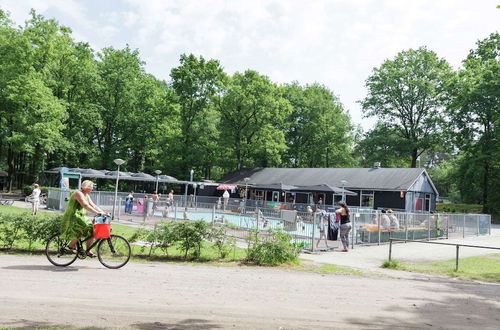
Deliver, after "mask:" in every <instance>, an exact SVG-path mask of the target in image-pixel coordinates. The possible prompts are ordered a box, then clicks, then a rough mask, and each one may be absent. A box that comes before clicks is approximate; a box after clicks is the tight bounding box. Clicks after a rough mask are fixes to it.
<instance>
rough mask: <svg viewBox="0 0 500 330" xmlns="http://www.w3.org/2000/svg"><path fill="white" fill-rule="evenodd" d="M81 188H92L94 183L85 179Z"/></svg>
mask: <svg viewBox="0 0 500 330" xmlns="http://www.w3.org/2000/svg"><path fill="white" fill-rule="evenodd" d="M81 188H82V189H88V188H91V189H94V183H93V182H92V181H90V180H85V181H83V182H82V186H81Z"/></svg>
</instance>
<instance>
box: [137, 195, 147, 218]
mask: <svg viewBox="0 0 500 330" xmlns="http://www.w3.org/2000/svg"><path fill="white" fill-rule="evenodd" d="M147 198H148V196H147V195H145V196H144V198H137V206H136V209H137V213H139V214H142V213H144V203H145V202H146V199H147Z"/></svg>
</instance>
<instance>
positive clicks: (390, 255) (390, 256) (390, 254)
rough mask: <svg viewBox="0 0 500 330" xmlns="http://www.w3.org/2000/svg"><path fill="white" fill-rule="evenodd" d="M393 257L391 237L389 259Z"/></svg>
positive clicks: (390, 240)
mask: <svg viewBox="0 0 500 330" xmlns="http://www.w3.org/2000/svg"><path fill="white" fill-rule="evenodd" d="M391 258H392V239H389V261H391Z"/></svg>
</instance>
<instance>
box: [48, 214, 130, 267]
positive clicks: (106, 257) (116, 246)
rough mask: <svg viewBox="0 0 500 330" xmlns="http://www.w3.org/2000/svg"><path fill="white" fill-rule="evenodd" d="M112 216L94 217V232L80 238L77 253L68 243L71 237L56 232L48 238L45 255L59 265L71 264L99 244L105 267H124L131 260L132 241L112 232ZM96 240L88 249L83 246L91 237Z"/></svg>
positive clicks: (100, 259)
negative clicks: (67, 237) (66, 237)
mask: <svg viewBox="0 0 500 330" xmlns="http://www.w3.org/2000/svg"><path fill="white" fill-rule="evenodd" d="M110 218H111V217H110V216H109V215H106V216H103V217H94V219H93V221H92V222H93V224H94V234H93V235H92V236H89V237H86V238H83V239H80V240H78V242H77V245H76V253H74V250H73V249H71V248H70V247H69V246H68V245H69V243H70V242H71V240H70V239H65V238H63V237H61V236H60V234H59V233H55V234H54V235H52V236H51V237H50V238H49V239H48V240H47V244H46V246H45V255H46V256H47V259H49V261H50V262H51V263H52V264H53V265H55V266H58V267H66V266H69V265H71V264H72V263H73V262H75V260H76V259H77V258H79V259H85V258H87V257H88V255H87V252H89V251H90V250H91V249H92V248H93V247H95V246H97V257H98V259H99V261H100V262H101V264H103V265H104V266H105V267H108V268H112V269H117V268H120V267H123V266H125V265H126V264H127V262H128V261H129V260H130V255H131V252H132V251H131V248H130V243H129V242H128V240H127V239H126V238H125V237H122V236H120V235H114V234H111V224H110ZM91 237H94V238H95V239H96V240H95V241H94V242H93V243H92V245H91V246H89V247H88V249H85V248H84V247H83V243H84V242H85V241H86V240H88V239H89V238H91Z"/></svg>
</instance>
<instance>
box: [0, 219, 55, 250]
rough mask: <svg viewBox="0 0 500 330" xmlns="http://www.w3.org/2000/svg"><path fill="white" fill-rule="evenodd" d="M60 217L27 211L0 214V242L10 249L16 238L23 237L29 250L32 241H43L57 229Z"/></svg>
mask: <svg viewBox="0 0 500 330" xmlns="http://www.w3.org/2000/svg"><path fill="white" fill-rule="evenodd" d="M61 217H62V216H61V215H58V214H48V213H40V214H38V215H36V216H32V215H31V214H30V213H29V212H23V213H20V214H0V244H1V245H2V247H4V248H7V249H11V248H12V247H13V246H14V244H15V242H16V241H17V240H21V239H23V240H26V241H27V243H28V250H31V248H32V246H33V243H35V242H37V241H38V242H43V241H44V240H45V239H47V238H48V237H49V236H50V235H52V234H53V233H55V232H57V231H58V230H59V227H60V224H61Z"/></svg>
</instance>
